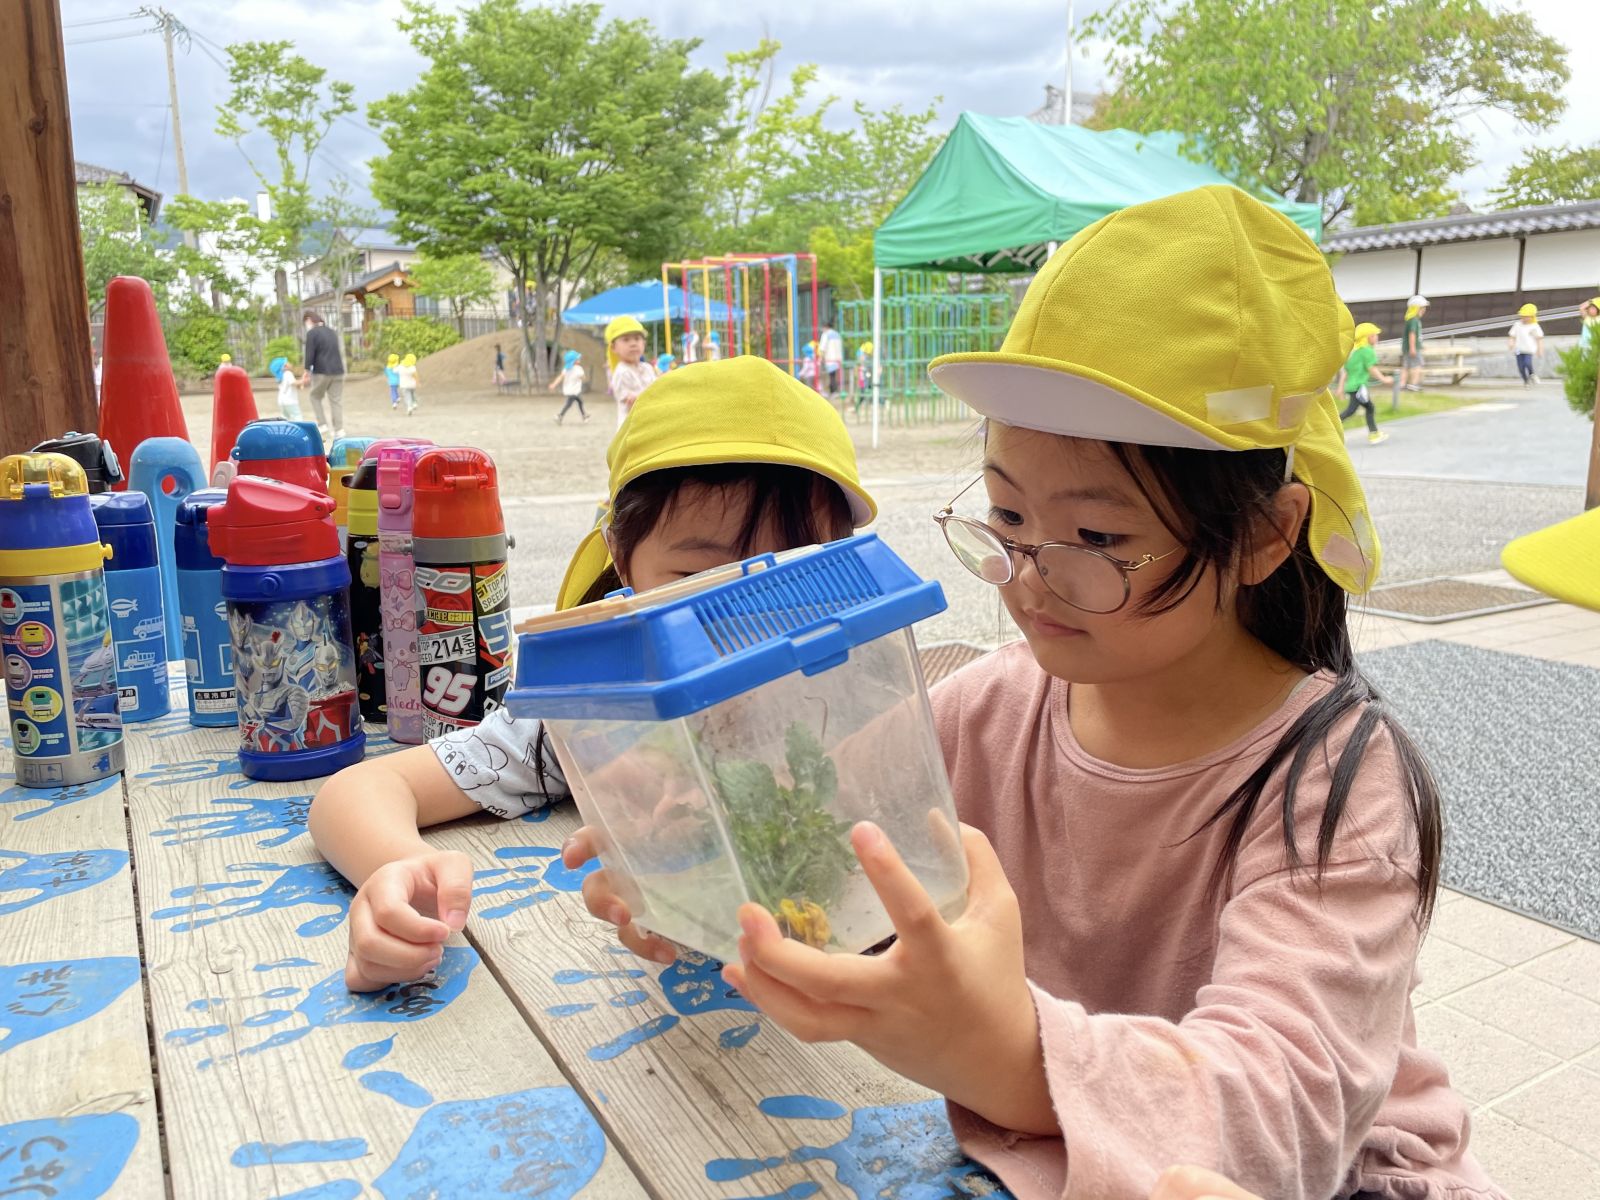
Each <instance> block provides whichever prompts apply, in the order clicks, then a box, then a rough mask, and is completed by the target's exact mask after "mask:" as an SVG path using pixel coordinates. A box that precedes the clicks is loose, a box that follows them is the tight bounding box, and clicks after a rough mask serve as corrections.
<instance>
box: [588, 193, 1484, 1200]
mask: <svg viewBox="0 0 1600 1200" xmlns="http://www.w3.org/2000/svg"><path fill="white" fill-rule="evenodd" d="M1175 279H1178V280H1182V281H1183V286H1182V287H1180V288H1174V287H1173V286H1172V281H1173V280H1175ZM1157 297H1160V298H1161V301H1162V303H1163V304H1164V305H1166V306H1168V310H1167V312H1166V313H1165V314H1164V315H1165V316H1167V317H1168V318H1169V320H1167V322H1166V324H1165V328H1166V329H1167V330H1168V331H1169V333H1170V334H1171V336H1169V337H1168V338H1167V339H1165V340H1164V342H1163V346H1162V353H1160V354H1151V353H1150V351H1149V341H1148V338H1147V337H1146V336H1145V334H1146V325H1147V322H1148V313H1149V310H1150V305H1151V303H1152V302H1153V301H1154V300H1155V298H1157ZM1174 308H1175V310H1176V311H1173V309H1174ZM1351 333H1352V330H1351V319H1350V315H1349V313H1348V311H1347V310H1346V309H1345V307H1344V305H1343V304H1341V303H1340V302H1339V299H1338V296H1337V295H1336V294H1335V292H1334V287H1333V279H1332V276H1331V274H1330V272H1329V270H1328V267H1327V265H1326V263H1325V262H1324V261H1323V258H1322V256H1321V254H1320V253H1319V252H1318V250H1317V248H1316V246H1314V245H1313V244H1312V243H1311V241H1310V240H1309V239H1308V238H1307V237H1306V236H1305V234H1304V233H1303V232H1302V231H1301V230H1299V229H1298V228H1297V227H1296V226H1295V225H1293V224H1292V223H1291V222H1290V221H1289V220H1288V219H1287V218H1285V217H1283V216H1282V215H1281V214H1279V213H1276V212H1274V211H1273V210H1271V209H1269V208H1267V207H1266V206H1265V205H1263V204H1261V203H1259V202H1258V201H1256V200H1254V199H1252V198H1250V197H1249V196H1247V195H1246V194H1245V193H1243V192H1241V191H1238V190H1236V189H1233V188H1228V187H1208V188H1201V189H1198V190H1195V191H1191V192H1186V193H1182V194H1179V195H1176V196H1171V197H1168V198H1166V199H1163V200H1157V201H1154V202H1151V203H1149V204H1143V205H1138V206H1135V207H1132V208H1128V209H1124V210H1122V211H1121V212H1119V213H1116V214H1113V215H1112V216H1109V217H1106V218H1104V219H1103V220H1101V221H1098V222H1096V223H1095V224H1094V225H1092V226H1090V227H1089V228H1088V229H1086V230H1084V231H1083V232H1081V233H1079V234H1078V235H1077V236H1076V237H1074V238H1073V239H1072V240H1071V241H1070V242H1068V243H1067V244H1066V245H1065V246H1063V247H1062V248H1061V249H1060V250H1059V251H1058V252H1057V253H1056V254H1055V255H1054V256H1052V257H1051V259H1050V261H1049V262H1048V263H1047V264H1046V265H1045V267H1044V269H1043V270H1042V271H1040V273H1039V274H1038V276H1037V277H1036V278H1035V279H1034V281H1033V283H1032V285H1031V286H1030V287H1029V289H1028V293H1027V297H1026V298H1025V300H1024V301H1023V304H1022V307H1021V309H1020V311H1019V312H1018V314H1017V317H1016V320H1015V321H1014V322H1013V324H1012V326H1011V330H1010V332H1009V333H1008V335H1007V337H1006V340H1005V343H1004V345H1003V347H1002V348H1001V349H1000V350H999V351H997V352H993V353H971V354H955V355H947V356H945V357H943V358H940V359H936V360H935V361H934V362H933V364H932V367H931V374H932V377H933V380H934V382H935V383H936V384H937V385H938V386H939V387H940V388H942V389H943V390H945V391H946V392H948V393H950V394H951V395H953V396H956V397H958V398H960V399H962V400H964V401H965V402H966V403H967V404H969V405H970V406H972V407H973V408H974V409H976V410H977V411H978V412H980V413H982V414H983V415H984V416H985V417H987V418H988V424H987V431H986V438H985V454H984V469H983V474H982V477H981V480H975V481H974V483H973V484H972V485H969V487H968V489H966V492H964V493H963V494H962V495H958V496H956V497H955V498H953V499H952V500H951V502H950V504H949V505H947V506H946V507H945V508H944V509H943V510H941V511H940V512H939V513H938V514H937V515H936V517H935V519H936V520H937V521H938V523H939V524H940V525H941V527H942V528H943V531H944V535H945V538H946V540H947V541H948V543H949V545H950V549H951V550H952V552H953V553H954V554H955V556H956V558H957V560H958V561H959V562H960V563H961V564H962V565H963V566H965V567H966V568H967V569H969V570H970V571H971V572H972V573H973V574H975V575H977V576H978V577H979V578H980V579H983V580H985V581H987V582H989V583H991V584H994V585H996V586H997V587H998V588H999V589H1000V596H1001V599H1002V600H1003V601H1004V603H1005V606H1006V608H1007V610H1008V611H1009V612H1010V614H1011V616H1012V617H1013V618H1014V619H1015V620H1016V622H1017V624H1018V625H1019V626H1020V627H1021V629H1022V632H1023V636H1024V640H1023V641H1020V642H1016V643H1014V644H1012V645H1010V646H1007V647H1005V648H1003V649H1001V650H999V651H997V652H995V653H994V654H992V655H990V656H988V657H987V658H985V659H982V660H980V661H979V662H977V663H975V664H974V665H973V666H971V667H969V668H967V669H966V670H964V671H962V672H960V673H958V674H957V675H955V676H953V677H952V678H951V679H949V680H946V681H945V682H944V683H942V684H940V685H939V687H938V688H936V689H935V690H934V693H933V697H932V701H933V709H934V720H935V725H936V727H937V730H938V735H939V737H940V740H941V742H942V745H943V749H944V757H945V763H946V765H947V767H948V768H949V771H950V777H951V783H952V785H953V788H954V793H955V796H956V803H957V807H958V809H959V810H960V815H961V817H962V820H963V822H964V824H965V826H966V828H965V829H964V831H963V841H964V844H965V847H966V851H967V862H968V869H969V873H970V877H971V884H970V888H969V892H968V904H967V909H966V911H965V912H964V913H963V915H962V916H960V917H959V918H957V919H955V920H954V921H946V920H945V919H944V918H943V917H942V916H941V915H940V913H939V910H938V908H937V907H936V906H935V903H934V901H933V900H932V899H931V898H930V897H929V896H928V894H927V893H926V892H925V891H924V890H923V889H922V887H921V885H920V884H919V883H918V882H917V880H916V878H915V877H914V876H913V875H912V874H911V873H910V872H909V871H908V870H907V869H906V867H905V865H904V864H903V863H902V862H901V861H900V859H899V857H898V856H897V854H896V853H895V850H894V848H893V847H892V846H890V845H889V844H888V843H887V841H886V840H885V839H884V837H883V834H882V833H881V832H880V831H879V830H877V829H876V828H875V827H874V826H872V825H870V824H866V823H863V824H861V825H858V826H857V827H856V829H855V831H854V834H853V841H854V846H855V850H856V854H857V856H858V857H859V858H860V859H861V862H862V865H863V867H864V869H865V871H866V874H867V876H868V878H869V879H870V880H871V881H872V883H873V885H874V887H875V888H876V889H877V892H878V895H879V896H880V898H881V899H882V900H883V902H884V904H885V907H886V908H887V910H888V912H889V914H890V916H891V917H892V918H893V920H894V923H895V928H896V930H897V931H898V940H897V942H896V943H895V945H894V946H893V947H891V948H890V949H889V950H888V951H887V952H885V953H883V954H881V955H877V956H856V955H842V954H828V953H825V952H823V951H820V950H817V949H814V948H812V947H810V946H807V945H805V944H803V943H801V942H799V941H796V940H793V939H789V938H785V937H784V936H783V934H782V932H781V931H780V930H779V928H778V926H777V924H776V923H775V922H774V921H773V919H772V917H771V915H770V914H769V913H767V912H766V911H765V910H764V909H762V908H761V907H760V906H759V905H745V906H744V907H743V908H742V909H741V910H740V913H739V918H740V921H741V925H742V927H743V930H744V936H743V937H742V939H741V942H740V952H741V958H740V961H739V962H738V963H734V964H729V965H728V967H727V968H726V970H725V972H724V979H725V980H726V981H727V982H728V983H729V984H730V985H732V986H735V987H737V988H738V989H739V990H740V991H741V992H742V993H743V994H744V995H745V996H746V997H747V998H749V999H750V1000H751V1001H752V1002H753V1003H755V1004H756V1005H757V1006H758V1007H759V1008H760V1009H761V1010H762V1011H763V1012H764V1013H765V1014H767V1016H768V1017H769V1018H770V1019H772V1020H773V1021H775V1022H776V1023H778V1024H779V1025H782V1026H784V1027H785V1028H787V1029H789V1030H790V1031H791V1032H793V1033H794V1034H796V1035H797V1036H798V1037H799V1038H801V1039H802V1040H804V1041H828V1040H840V1039H848V1040H850V1041H853V1042H855V1043H856V1044H857V1045H859V1046H860V1047H862V1048H863V1049H864V1050H866V1051H867V1052H868V1053H870V1054H871V1055H873V1056H874V1057H875V1058H877V1059H878V1060H879V1061H880V1062H882V1063H884V1064H885V1065H887V1066H889V1067H891V1068H892V1069H894V1070H896V1071H899V1072H900V1073H902V1074H904V1075H906V1076H909V1077H910V1078H912V1079H914V1080H916V1081H918V1082H920V1083H922V1084H924V1085H925V1086H927V1087H930V1088H933V1089H935V1090H937V1091H939V1092H942V1093H943V1094H944V1095H945V1097H946V1098H947V1099H948V1100H949V1101H950V1104H951V1115H952V1120H953V1125H954V1127H955V1131H956V1133H957V1135H958V1137H959V1138H960V1141H961V1144H962V1147H963V1148H964V1149H965V1150H966V1152H967V1153H968V1154H970V1155H971V1156H973V1157H974V1158H976V1159H978V1160H979V1161H981V1162H982V1163H983V1164H984V1165H986V1166H987V1167H989V1168H991V1169H992V1170H994V1171H995V1172H996V1173H997V1174H999V1176H1000V1178H1001V1180H1002V1182H1003V1183H1004V1184H1005V1186H1006V1187H1007V1188H1008V1189H1009V1190H1010V1192H1011V1194H1012V1195H1014V1196H1016V1197H1017V1198H1018V1200H1044V1198H1046V1197H1048V1198H1050V1200H1057V1198H1061V1197H1066V1198H1069V1200H1078V1198H1082V1200H1133V1198H1136V1197H1145V1196H1148V1195H1149V1194H1150V1192H1151V1189H1152V1188H1153V1187H1155V1186H1156V1185H1157V1180H1158V1179H1159V1178H1160V1177H1161V1175H1162V1173H1163V1172H1164V1171H1166V1170H1167V1169H1168V1168H1169V1167H1171V1166H1173V1165H1175V1164H1179V1163H1187V1164H1190V1165H1192V1166H1194V1167H1200V1168H1205V1169H1207V1170H1210V1171H1215V1172H1220V1173H1221V1174H1222V1175H1224V1176H1226V1177H1228V1178H1230V1179H1231V1180H1233V1182H1234V1183H1235V1184H1237V1185H1238V1186H1239V1187H1240V1188H1243V1189H1248V1191H1250V1192H1254V1193H1256V1194H1258V1195H1261V1196H1265V1197H1271V1198H1272V1200H1285V1198H1289V1197H1299V1198H1306V1200H1309V1198H1313V1197H1314V1198H1317V1200H1323V1198H1326V1197H1333V1196H1338V1197H1342V1198H1347V1197H1352V1196H1357V1195H1360V1196H1370V1197H1385V1198H1388V1200H1400V1198H1402V1197H1404V1198H1420V1197H1438V1198H1443V1197H1446V1196H1448V1197H1450V1198H1451V1200H1466V1198H1468V1197H1471V1198H1472V1200H1504V1194H1503V1193H1502V1192H1501V1191H1500V1190H1499V1189H1498V1188H1496V1187H1495V1186H1494V1184H1493V1183H1491V1182H1490V1181H1489V1180H1488V1178H1487V1177H1486V1176H1485V1175H1484V1173H1483V1171H1482V1170H1481V1168H1479V1166H1478V1165H1477V1163H1476V1162H1475V1161H1474V1160H1473V1158H1472V1157H1471V1155H1470V1154H1468V1153H1467V1150H1466V1143H1467V1138H1468V1131H1469V1127H1470V1115H1469V1110H1468V1107H1467V1105H1466V1104H1465V1103H1464V1102H1463V1101H1462V1100H1461V1098H1460V1097H1459V1096H1457V1095H1455V1094H1454V1093H1453V1092H1452V1091H1451V1090H1450V1087H1449V1084H1448V1082H1447V1080H1446V1076H1445V1071H1444V1067H1443V1065H1442V1064H1441V1063H1440V1062H1439V1060H1438V1059H1437V1058H1435V1057H1434V1056H1432V1055H1431V1054H1428V1053H1426V1052H1424V1051H1423V1050H1421V1049H1419V1048H1418V1046H1417V1044H1416V1033H1415V1022H1414V1019H1413V1014H1412V1009H1411V1001H1410V993H1411V988H1412V985H1413V983H1414V982H1415V979H1416V966H1417V950H1418V946H1419V944H1420V942H1421V939H1422V932H1423V929H1424V928H1425V927H1426V922H1427V919H1428V917H1429V914H1430V913H1431V911H1432V908H1433V903H1434V896H1435V889H1436V888H1437V886H1438V881H1439V855H1440V799H1439V792H1438V788H1437V786H1436V785H1435V783H1434V781H1433V779H1432V776H1431V775H1430V774H1429V771H1428V769H1427V767H1426V765H1425V764H1424V762H1423V759H1422V756H1421V754H1420V752H1419V751H1418V750H1417V748H1416V746H1415V745H1414V744H1413V743H1412V741H1411V740H1410V738H1409V737H1407V735H1406V734H1405V732H1404V731H1403V730H1402V729H1401V728H1400V727H1399V726H1398V724H1397V723H1396V721H1395V720H1394V718H1393V716H1392V715H1391V714H1390V713H1389V712H1388V711H1387V710H1386V709H1385V708H1384V706H1383V705H1382V703H1381V702H1380V700H1379V699H1378V697H1377V696H1376V695H1375V694H1374V692H1373V690H1372V688H1371V686H1370V685H1369V684H1368V683H1367V681H1366V680H1365V679H1364V678H1363V676H1362V674H1361V671H1360V669H1359V667H1358V666H1357V665H1356V660H1355V656H1354V653H1353V648H1352V646H1351V639H1350V632H1349V629H1348V626H1347V621H1346V606H1347V601H1348V597H1349V596H1351V595H1360V594H1362V593H1364V592H1365V591H1366V590H1367V589H1368V588H1369V587H1370V586H1371V585H1372V583H1373V581H1374V579H1375V578H1376V576H1377V571H1378V565H1379V546H1378V540H1377V536H1376V534H1375V533H1374V532H1373V529H1372V525H1371V521H1370V519H1369V517H1368V514H1367V504H1366V499H1365V496H1364V495H1363V493H1362V489H1361V485H1360V483H1359V481H1358V480H1357V478H1356V474H1355V471H1354V469H1353V467H1352V465H1351V462H1350V457H1349V455H1348V453H1347V452H1346V450H1345V445H1344V435H1343V431H1342V429H1341V427H1340V424H1339V414H1338V409H1337V408H1336V407H1335V406H1334V402H1333V397H1332V396H1331V395H1330V394H1329V392H1328V387H1327V385H1328V381H1329V380H1331V379H1332V378H1333V377H1334V376H1335V374H1336V373H1337V372H1338V368H1339V364H1340V363H1341V362H1342V361H1343V360H1344V358H1345V355H1346V353H1347V351H1348V350H1349V346H1350V340H1351ZM980 483H981V487H979V484H980ZM973 488H977V489H978V492H977V495H976V496H974V497H973V498H972V499H971V500H970V501H969V500H967V499H966V494H967V493H970V492H971V491H972V489H973ZM591 848H592V847H590V846H588V845H585V846H584V847H582V848H581V850H582V852H587V851H588V850H589V849H591ZM579 857H580V852H579V850H576V849H575V850H573V851H571V852H569V854H568V857H567V862H568V865H569V866H570V865H572V864H573V863H574V861H576V860H577V859H578V858H579ZM585 890H586V900H588V901H589V903H590V906H591V911H594V912H597V913H607V914H609V915H610V916H611V917H612V918H622V919H623V922H622V923H623V924H624V931H623V936H624V941H625V943H626V944H628V945H630V946H632V947H633V948H635V950H636V952H643V953H646V954H654V953H656V952H657V951H665V949H666V948H665V947H661V946H659V945H657V944H652V943H651V942H650V941H649V940H648V939H643V938H641V937H640V936H639V931H638V930H637V929H634V928H633V927H632V926H631V925H628V924H627V923H626V917H627V916H628V913H627V911H626V908H625V907H623V908H622V910H621V911H618V908H617V906H618V905H619V904H620V901H619V900H618V899H617V898H616V896H615V895H606V894H605V893H604V889H603V888H601V887H599V886H596V887H593V888H586V889H585Z"/></svg>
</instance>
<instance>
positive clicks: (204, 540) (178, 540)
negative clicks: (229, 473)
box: [172, 488, 228, 571]
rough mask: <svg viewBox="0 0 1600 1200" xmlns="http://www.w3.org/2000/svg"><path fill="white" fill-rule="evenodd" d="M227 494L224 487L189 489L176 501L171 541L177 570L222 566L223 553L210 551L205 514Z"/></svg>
mask: <svg viewBox="0 0 1600 1200" xmlns="http://www.w3.org/2000/svg"><path fill="white" fill-rule="evenodd" d="M227 498H228V492H227V489H226V488H202V489H201V490H200V491H198V492H190V493H189V494H188V495H187V496H185V497H184V498H183V502H182V503H181V504H179V505H178V515H177V524H176V525H174V526H173V530H172V541H173V548H174V550H175V551H176V553H177V558H176V562H177V564H178V569H179V570H180V571H220V570H222V557H221V556H220V555H217V554H213V553H211V541H210V537H209V534H208V532H207V529H206V518H208V517H209V516H210V515H211V510H212V509H213V508H214V507H216V506H217V505H218V504H221V503H222V502H223V501H224V500H226V499H227Z"/></svg>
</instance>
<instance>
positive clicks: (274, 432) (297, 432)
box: [233, 420, 322, 462]
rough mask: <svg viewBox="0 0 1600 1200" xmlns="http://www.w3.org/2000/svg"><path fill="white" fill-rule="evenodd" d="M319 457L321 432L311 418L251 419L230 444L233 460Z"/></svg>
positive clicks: (252, 460) (251, 460)
mask: <svg viewBox="0 0 1600 1200" xmlns="http://www.w3.org/2000/svg"><path fill="white" fill-rule="evenodd" d="M321 457H322V432H321V431H320V430H319V429H318V428H317V423H316V422H315V421H278V420H265V421H251V422H250V423H249V424H248V425H246V426H245V427H244V428H243V429H241V430H240V431H239V440H238V442H237V443H236V444H235V445H234V447H233V459H234V461H236V462H255V461H259V460H263V459H264V460H268V461H271V460H273V459H280V458H321Z"/></svg>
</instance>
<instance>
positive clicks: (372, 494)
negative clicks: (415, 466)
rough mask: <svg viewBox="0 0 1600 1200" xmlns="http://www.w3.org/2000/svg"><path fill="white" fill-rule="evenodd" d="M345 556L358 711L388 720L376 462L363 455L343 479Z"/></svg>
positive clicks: (380, 719)
mask: <svg viewBox="0 0 1600 1200" xmlns="http://www.w3.org/2000/svg"><path fill="white" fill-rule="evenodd" d="M345 478H346V481H347V485H348V486H347V488H346V509H345V520H346V522H347V528H346V541H345V555H346V557H347V558H348V559H349V560H350V634H351V637H353V638H354V639H355V648H356V691H357V693H359V695H360V697H361V715H362V716H363V717H364V718H366V719H367V720H368V721H374V722H383V721H387V720H388V714H389V697H388V693H387V692H386V691H385V687H384V667H383V662H384V653H383V609H382V606H381V605H380V603H379V590H378V585H379V574H378V463H377V461H376V460H375V459H371V458H369V459H367V460H366V461H365V462H363V463H361V465H360V466H358V467H356V469H355V470H354V471H353V472H351V473H350V474H349V475H347V476H346V477H345Z"/></svg>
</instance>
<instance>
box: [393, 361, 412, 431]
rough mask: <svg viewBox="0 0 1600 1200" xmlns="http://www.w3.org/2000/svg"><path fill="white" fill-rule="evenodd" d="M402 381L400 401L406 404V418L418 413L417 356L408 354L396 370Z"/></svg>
mask: <svg viewBox="0 0 1600 1200" xmlns="http://www.w3.org/2000/svg"><path fill="white" fill-rule="evenodd" d="M395 374H396V376H398V378H399V381H400V399H402V400H404V401H405V402H406V416H408V417H409V416H410V415H411V414H412V413H414V412H416V411H417V356H416V355H415V354H408V355H406V356H405V357H404V358H402V359H401V360H400V365H399V367H397V368H396V369H395Z"/></svg>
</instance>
